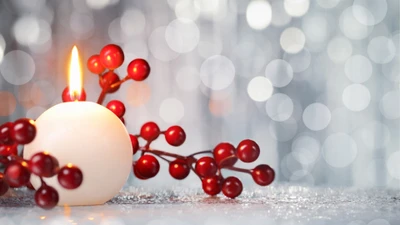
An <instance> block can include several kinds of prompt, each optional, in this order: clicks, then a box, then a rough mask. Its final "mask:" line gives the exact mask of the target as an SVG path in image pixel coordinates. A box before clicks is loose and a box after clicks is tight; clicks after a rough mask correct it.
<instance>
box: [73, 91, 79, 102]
mask: <svg viewBox="0 0 400 225" xmlns="http://www.w3.org/2000/svg"><path fill="white" fill-rule="evenodd" d="M71 99H73V101H75V102H77V101H79V94H78V93H77V92H76V91H74V92H73V93H72V98H71Z"/></svg>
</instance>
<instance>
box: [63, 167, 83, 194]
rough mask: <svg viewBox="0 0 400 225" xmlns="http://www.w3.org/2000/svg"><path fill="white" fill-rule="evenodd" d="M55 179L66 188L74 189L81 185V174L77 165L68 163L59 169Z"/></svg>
mask: <svg viewBox="0 0 400 225" xmlns="http://www.w3.org/2000/svg"><path fill="white" fill-rule="evenodd" d="M57 179H58V182H59V183H60V185H61V186H62V187H64V188H66V189H75V188H77V187H79V186H80V185H81V183H82V181H83V174H82V171H81V170H80V169H79V168H78V167H76V166H74V165H72V164H68V165H67V166H64V167H62V168H61V169H60V171H59V172H58V176H57Z"/></svg>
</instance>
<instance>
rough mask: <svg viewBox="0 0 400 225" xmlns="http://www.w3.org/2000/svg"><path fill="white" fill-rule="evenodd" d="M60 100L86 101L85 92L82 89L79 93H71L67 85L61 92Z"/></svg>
mask: <svg viewBox="0 0 400 225" xmlns="http://www.w3.org/2000/svg"><path fill="white" fill-rule="evenodd" d="M62 101H63V102H75V101H79V102H83V101H86V92H85V90H84V89H82V90H81V93H80V94H79V95H71V92H70V91H69V87H66V88H65V89H64V91H63V93H62Z"/></svg>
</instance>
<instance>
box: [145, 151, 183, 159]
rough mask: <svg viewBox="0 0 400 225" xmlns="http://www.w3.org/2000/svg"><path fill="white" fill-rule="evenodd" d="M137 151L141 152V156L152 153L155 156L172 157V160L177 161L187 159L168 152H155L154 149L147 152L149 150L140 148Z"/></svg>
mask: <svg viewBox="0 0 400 225" xmlns="http://www.w3.org/2000/svg"><path fill="white" fill-rule="evenodd" d="M139 151H142V154H143V153H152V154H155V155H161V156H168V157H173V158H177V159H184V160H186V159H187V157H185V156H181V155H178V154H174V153H169V152H164V151H161V150H156V149H151V150H149V149H145V148H141V149H139Z"/></svg>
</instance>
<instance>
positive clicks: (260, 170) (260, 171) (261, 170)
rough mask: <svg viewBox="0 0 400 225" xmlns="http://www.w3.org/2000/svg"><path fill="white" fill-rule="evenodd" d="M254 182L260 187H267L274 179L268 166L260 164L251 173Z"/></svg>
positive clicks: (273, 172) (273, 174) (272, 171)
mask: <svg viewBox="0 0 400 225" xmlns="http://www.w3.org/2000/svg"><path fill="white" fill-rule="evenodd" d="M251 176H252V177H253V180H254V182H256V183H257V184H258V185H261V186H267V185H269V184H271V183H272V181H274V179H275V171H274V170H273V169H272V168H271V167H270V166H268V165H265V164H261V165H258V166H256V168H254V169H253V170H252V171H251Z"/></svg>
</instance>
